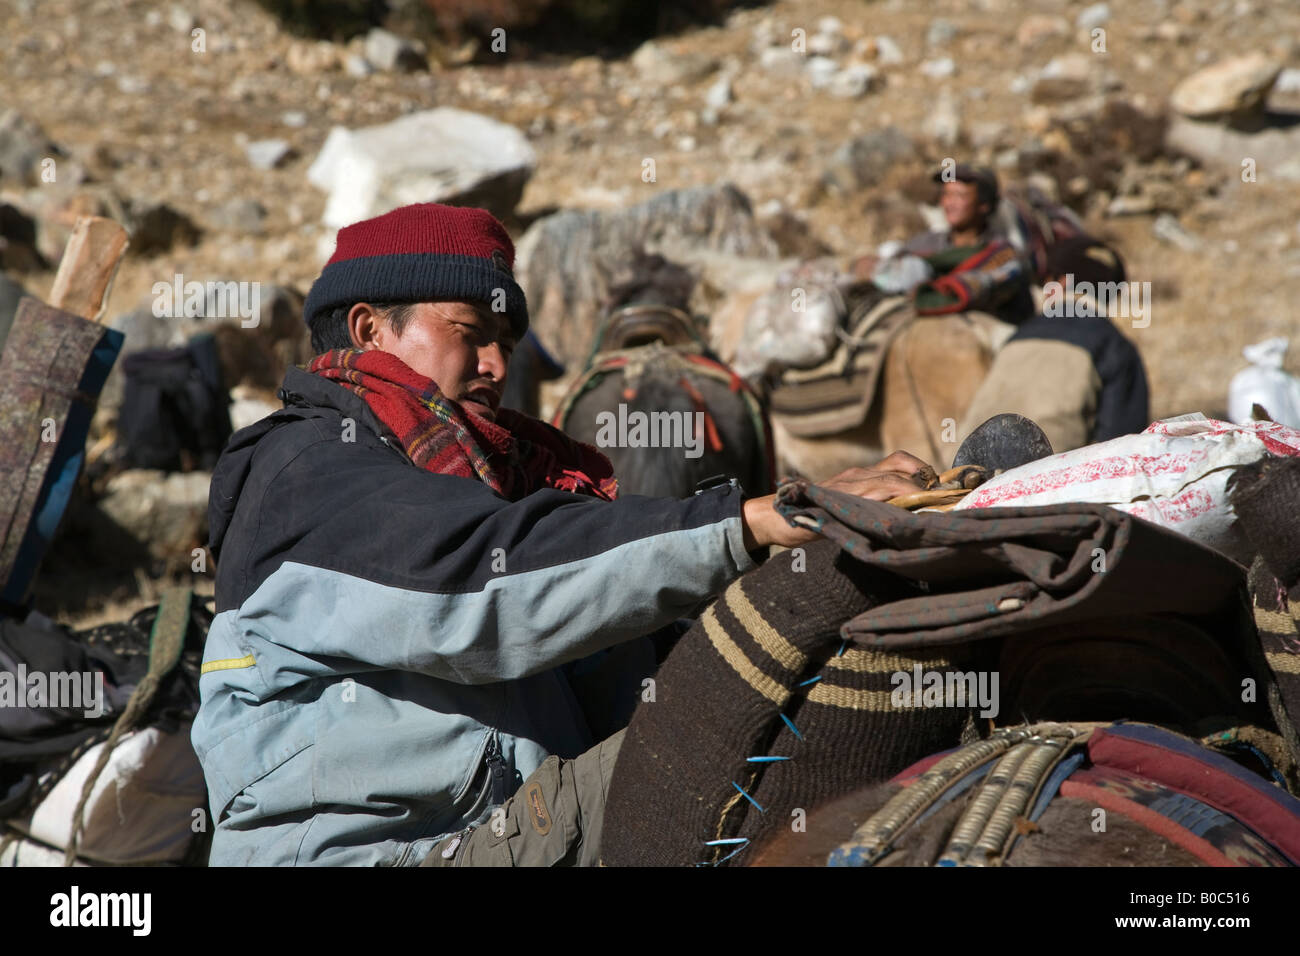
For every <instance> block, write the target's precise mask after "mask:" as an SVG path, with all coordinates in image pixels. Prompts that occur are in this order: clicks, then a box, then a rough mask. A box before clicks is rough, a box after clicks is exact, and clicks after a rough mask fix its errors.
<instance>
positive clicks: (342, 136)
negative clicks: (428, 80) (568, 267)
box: [307, 106, 537, 229]
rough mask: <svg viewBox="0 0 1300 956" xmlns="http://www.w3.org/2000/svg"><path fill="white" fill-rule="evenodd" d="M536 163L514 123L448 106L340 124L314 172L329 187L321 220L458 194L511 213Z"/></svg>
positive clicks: (332, 223) (316, 181) (347, 219)
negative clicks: (353, 126) (373, 122)
mask: <svg viewBox="0 0 1300 956" xmlns="http://www.w3.org/2000/svg"><path fill="white" fill-rule="evenodd" d="M536 165H537V156H536V153H535V152H534V151H533V148H532V147H531V146H530V145H529V144H528V140H527V139H526V138H525V136H524V135H523V133H521V132H520V131H519V130H517V129H515V128H514V127H513V126H509V125H507V124H505V123H499V122H497V121H496V120H494V119H491V118H489V117H486V116H482V115H480V114H478V113H471V112H468V111H466V110H459V109H454V108H452V107H446V106H443V107H438V108H437V109H432V110H424V111H422V112H419V113H412V114H410V115H408V116H403V117H401V118H399V119H396V120H393V121H392V122H391V123H385V124H383V125H381V126H371V127H367V128H364V129H358V130H349V129H346V128H345V127H342V126H336V127H334V129H332V130H331V131H330V134H329V136H328V138H327V139H326V140H325V145H324V146H322V147H321V151H320V154H319V155H318V156H317V157H316V161H315V162H314V163H312V165H311V168H310V169H309V170H308V171H307V179H308V181H309V182H311V183H312V184H313V185H314V186H316V187H318V188H320V189H323V190H326V191H328V192H329V194H330V195H329V199H328V200H327V202H326V204H325V213H324V215H323V216H322V217H321V220H322V222H323V223H324V224H325V225H326V226H329V227H331V228H334V229H339V228H342V227H343V226H346V225H349V224H350V223H354V222H357V221H358V220H361V219H367V218H370V217H372V216H377V215H381V214H382V213H385V212H388V211H389V210H391V209H395V208H397V207H398V206H404V205H406V204H408V203H413V202H451V201H453V200H457V201H461V202H465V203H467V204H471V205H481V206H484V207H486V208H487V209H489V210H490V211H491V212H492V213H493V214H494V215H496V216H497V217H498V218H500V217H502V216H508V215H509V214H510V213H511V212H512V211H513V210H514V207H515V205H516V204H517V203H518V202H519V196H520V194H521V193H522V192H523V188H524V184H525V183H527V181H528V178H529V177H530V176H531V175H532V173H533V169H534V168H535V167H536Z"/></svg>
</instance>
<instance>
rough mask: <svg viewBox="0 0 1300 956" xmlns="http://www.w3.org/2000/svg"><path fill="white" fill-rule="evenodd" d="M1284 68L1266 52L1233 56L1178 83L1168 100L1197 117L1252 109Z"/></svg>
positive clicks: (1175, 107)
mask: <svg viewBox="0 0 1300 956" xmlns="http://www.w3.org/2000/svg"><path fill="white" fill-rule="evenodd" d="M1281 72H1282V65H1281V64H1280V63H1278V62H1277V61H1276V60H1274V59H1273V58H1272V57H1270V56H1267V55H1265V54H1263V53H1251V54H1248V55H1247V56H1237V57H1230V58H1229V59H1226V60H1220V61H1219V62H1218V63H1215V64H1214V65H1213V66H1208V67H1206V68H1205V69H1203V70H1198V71H1197V72H1195V73H1193V74H1192V75H1191V76H1189V77H1187V79H1185V80H1183V81H1182V82H1181V83H1179V84H1178V85H1177V86H1176V87H1174V91H1173V93H1172V94H1171V95H1170V97H1169V104H1170V105H1171V106H1172V107H1173V108H1174V109H1175V110H1177V111H1178V112H1179V113H1182V114H1183V115H1184V116H1190V117H1193V118H1195V119H1201V118H1210V117H1217V116H1227V115H1232V114H1242V113H1249V112H1251V111H1254V110H1257V109H1259V108H1260V107H1261V106H1262V105H1263V102H1264V99H1265V97H1267V96H1268V93H1269V90H1271V89H1272V88H1273V83H1274V81H1276V80H1277V77H1278V74H1279V73H1281Z"/></svg>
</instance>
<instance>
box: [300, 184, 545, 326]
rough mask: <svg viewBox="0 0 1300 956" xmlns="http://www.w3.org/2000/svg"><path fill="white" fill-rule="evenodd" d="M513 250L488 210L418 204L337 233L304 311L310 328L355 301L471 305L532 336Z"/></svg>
mask: <svg viewBox="0 0 1300 956" xmlns="http://www.w3.org/2000/svg"><path fill="white" fill-rule="evenodd" d="M514 263H515V247H514V243H512V242H511V241H510V236H509V235H508V234H507V233H506V230H505V227H504V226H503V225H501V223H500V222H498V221H497V219H496V217H494V216H493V215H492V214H491V213H489V212H487V211H485V210H483V209H471V208H467V207H461V206H444V205H441V204H439V203H416V204H414V205H410V206H402V207H400V208H398V209H394V210H393V211H392V212H387V213H384V214H383V215H382V216H376V217H375V218H373V219H365V220H363V221H361V222H357V223H353V224H352V225H350V226H344V227H343V228H342V229H340V230H339V235H338V239H337V241H336V244H335V247H334V255H332V256H330V260H329V262H327V263H325V268H324V269H322V270H321V274H320V278H318V279H317V280H316V281H315V283H313V284H312V287H311V291H310V292H309V293H307V301H306V303H305V304H304V306H303V318H304V319H305V320H306V321H307V324H308V325H311V324H312V322H314V321H315V320H316V319H317V318H319V317H320V316H322V315H325V314H327V313H329V312H330V311H332V310H334V309H336V308H338V307H339V306H341V305H348V306H350V305H354V304H356V303H357V302H438V301H445V300H448V299H469V300H472V301H476V302H482V303H484V304H485V305H487V307H488V308H490V309H493V310H495V311H499V312H505V313H506V315H507V317H508V318H509V320H510V327H511V330H512V331H513V332H514V334H515V338H516V339H517V340H518V339H522V338H523V336H524V333H525V332H526V331H528V303H527V301H526V300H525V299H524V290H523V289H521V288H520V287H519V284H518V283H517V282H515V279H514V273H513V271H512V270H513V269H514Z"/></svg>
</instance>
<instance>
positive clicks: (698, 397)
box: [553, 253, 774, 497]
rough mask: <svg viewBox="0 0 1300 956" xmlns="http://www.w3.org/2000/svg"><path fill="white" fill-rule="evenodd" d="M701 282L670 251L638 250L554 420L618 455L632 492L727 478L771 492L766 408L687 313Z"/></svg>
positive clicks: (679, 488)
mask: <svg viewBox="0 0 1300 956" xmlns="http://www.w3.org/2000/svg"><path fill="white" fill-rule="evenodd" d="M694 282H695V280H694V277H693V276H692V275H691V273H690V272H689V271H688V270H686V269H685V268H683V267H682V266H679V265H677V264H675V263H672V262H669V261H667V260H665V259H664V258H663V257H661V256H657V255H646V254H644V253H639V254H637V255H636V256H634V257H633V258H632V261H631V262H630V263H629V265H628V267H627V269H626V272H625V273H624V275H623V276H622V277H621V278H620V279H619V280H618V281H616V282H615V283H614V285H613V286H612V288H611V293H610V298H609V303H608V306H607V308H606V318H605V320H604V321H603V322H602V324H601V326H600V328H599V330H598V333H597V337H596V341H595V342H594V343H593V345H592V349H591V354H590V357H589V358H588V360H587V362H586V365H585V367H584V369H583V371H582V372H581V374H580V375H579V376H578V378H577V380H576V381H575V382H574V384H573V385H572V387H571V388H570V390H569V392H568V394H567V395H566V396H565V397H564V399H563V400H562V401H561V402H560V404H559V407H558V409H557V410H556V412H555V416H554V419H553V424H555V425H556V426H558V427H560V428H562V429H564V431H566V432H568V433H569V434H570V435H572V436H574V437H575V438H578V439H581V440H582V441H585V442H588V443H590V444H593V445H597V446H599V447H600V448H601V450H602V451H603V452H604V453H605V454H606V455H608V456H609V458H610V460H611V461H612V462H613V463H614V474H615V475H616V476H617V477H618V479H619V491H620V493H622V494H637V495H652V496H671V497H685V496H687V495H690V494H692V493H693V492H694V491H695V490H696V488H697V486H698V485H699V483H700V482H703V481H706V480H708V479H713V478H717V477H719V476H721V477H723V478H728V479H730V478H734V479H736V480H737V481H738V482H739V483H740V485H741V487H742V488H744V489H745V491H746V492H748V493H750V494H756V495H762V494H769V493H770V492H771V491H773V490H774V474H773V454H772V438H771V433H770V428H769V425H768V421H767V413H766V410H765V408H764V406H763V403H762V400H761V399H760V397H759V395H758V394H757V393H756V392H755V391H754V390H753V388H751V387H750V386H749V385H748V384H747V383H745V382H744V381H742V380H741V378H740V377H739V376H738V375H736V373H735V372H734V371H732V370H731V369H730V368H728V367H727V366H726V365H724V364H723V363H722V362H720V361H719V360H718V359H717V357H716V356H714V355H713V353H712V352H711V351H710V350H709V348H708V347H707V345H706V343H705V339H704V335H703V334H702V332H701V330H700V327H699V324H698V323H697V322H696V320H695V319H694V318H693V317H692V316H691V315H690V314H689V312H688V311H687V309H688V303H689V300H690V295H691V290H692V287H693V285H694Z"/></svg>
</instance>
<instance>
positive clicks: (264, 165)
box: [244, 139, 293, 169]
mask: <svg viewBox="0 0 1300 956" xmlns="http://www.w3.org/2000/svg"><path fill="white" fill-rule="evenodd" d="M292 151H293V148H292V147H291V146H290V145H289V144H288V143H286V142H285V141H284V140H282V139H259V140H258V141H257V142H255V143H249V144H248V145H247V146H245V147H244V154H245V155H246V156H248V161H249V162H250V163H252V164H253V165H254V166H255V167H257V168H258V169H275V168H276V167H277V166H279V165H280V164H281V163H283V162H284V161H285V159H287V158H288V156H289V153H291V152H292Z"/></svg>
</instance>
